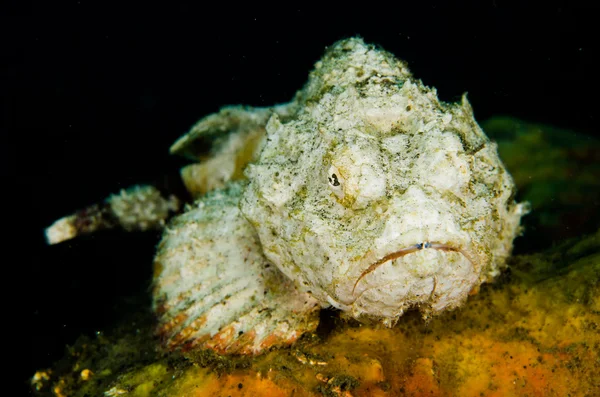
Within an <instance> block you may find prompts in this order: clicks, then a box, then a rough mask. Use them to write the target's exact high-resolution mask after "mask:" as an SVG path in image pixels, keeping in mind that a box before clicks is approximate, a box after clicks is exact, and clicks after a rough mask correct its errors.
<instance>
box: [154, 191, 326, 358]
mask: <svg viewBox="0 0 600 397" xmlns="http://www.w3.org/2000/svg"><path fill="white" fill-rule="evenodd" d="M240 194H241V185H240V184H233V185H230V187H229V188H228V189H226V190H221V191H216V192H213V193H211V194H209V195H207V196H204V197H203V198H202V199H200V200H198V201H197V202H196V203H195V204H194V207H193V209H191V210H189V211H188V212H186V213H184V214H182V215H180V216H178V217H176V218H174V219H173V221H172V222H171V224H170V225H169V226H168V227H167V229H166V231H165V233H164V235H163V240H162V242H161V243H160V245H159V250H158V253H157V255H156V259H155V280H154V309H155V311H156V313H157V315H158V318H159V331H158V332H159V334H160V335H161V337H162V338H163V341H164V344H165V346H166V347H168V348H171V349H177V348H182V349H189V348H192V347H204V348H209V349H213V350H215V351H217V352H219V353H223V354H224V353H233V354H258V353H260V352H262V351H264V350H265V349H268V348H270V347H273V346H282V345H287V344H291V343H293V342H294V341H296V340H297V339H298V338H299V337H300V336H301V335H302V334H303V333H305V332H309V331H313V330H314V329H315V328H316V326H317V324H318V311H319V305H318V302H317V301H316V300H315V299H314V298H312V297H311V296H310V295H309V294H307V293H305V292H302V291H299V290H298V289H296V287H295V286H294V283H293V282H292V281H291V280H289V279H287V278H286V277H285V276H284V275H283V274H282V273H281V272H280V271H279V269H277V268H276V267H275V266H273V265H270V264H269V262H268V261H267V260H266V259H265V257H264V256H263V254H262V250H261V247H260V243H259V241H258V237H257V236H256V234H255V232H254V229H253V228H252V226H251V225H250V224H249V223H248V221H247V220H246V219H245V218H244V217H243V215H242V214H241V213H240V211H239V209H238V202H239V197H240Z"/></svg>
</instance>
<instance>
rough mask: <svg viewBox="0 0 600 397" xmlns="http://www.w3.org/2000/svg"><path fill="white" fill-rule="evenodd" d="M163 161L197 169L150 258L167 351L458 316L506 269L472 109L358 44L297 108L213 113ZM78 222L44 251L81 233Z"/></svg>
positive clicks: (231, 349) (504, 209)
mask: <svg viewBox="0 0 600 397" xmlns="http://www.w3.org/2000/svg"><path fill="white" fill-rule="evenodd" d="M207 143H209V144H210V148H209V151H208V152H207V151H206V144H207ZM171 152H172V153H175V154H181V155H185V156H187V157H188V158H191V159H193V160H195V163H194V164H191V165H189V166H187V167H185V168H184V169H183V170H182V179H183V181H184V183H185V185H186V187H187V188H188V190H189V191H190V193H191V194H192V196H194V197H195V198H196V199H197V200H196V202H195V203H194V204H193V205H192V206H190V207H188V208H187V210H186V212H185V213H184V214H182V215H180V216H178V217H176V218H174V219H173V220H172V222H171V223H170V224H169V225H168V226H167V228H166V230H165V232H164V235H163V239H162V241H161V243H160V245H159V247H158V252H157V254H156V259H155V279H154V288H153V297H154V310H155V311H156V313H157V316H158V320H159V333H160V334H161V335H162V337H163V339H164V342H165V345H166V346H168V347H170V348H179V347H182V348H192V347H195V346H201V347H206V348H211V349H214V350H216V351H218V352H220V353H260V352H261V351H264V349H266V348H269V347H271V346H276V345H285V344H290V343H292V342H294V341H295V340H297V339H298V337H299V336H300V335H302V333H305V332H310V331H312V330H314V329H315V328H316V326H317V324H318V316H317V313H318V309H319V307H328V306H333V307H335V308H338V309H341V310H343V311H344V312H345V313H346V314H347V315H349V316H352V317H355V318H357V319H365V318H372V319H375V320H378V321H381V322H383V323H384V324H386V325H388V326H391V325H393V324H394V323H395V322H396V321H397V320H398V318H399V317H400V316H401V315H402V314H403V313H404V312H405V311H406V309H408V308H410V307H416V308H418V309H419V310H420V311H421V312H422V313H423V315H424V316H425V317H426V316H429V315H431V314H436V313H438V312H440V311H443V310H447V309H452V308H455V307H457V306H459V305H461V304H462V303H463V302H464V301H465V300H466V298H467V296H468V295H469V294H470V293H471V292H473V291H477V289H478V287H479V286H480V284H481V283H483V282H486V281H489V280H491V279H492V278H493V277H494V276H496V275H497V274H498V273H499V272H500V270H501V269H502V268H503V267H504V266H505V261H506V258H507V257H508V256H509V255H510V252H511V249H512V242H513V239H514V238H515V236H516V235H517V234H518V233H519V229H520V228H519V222H520V218H521V216H522V215H523V214H524V213H525V212H526V209H525V206H524V205H523V204H517V203H515V201H514V199H513V197H514V193H515V186H514V183H513V180H512V178H511V176H510V175H509V174H508V172H507V171H506V169H505V167H504V165H503V164H502V162H501V161H500V159H499V157H498V153H497V149H496V145H495V143H493V142H490V141H489V139H488V138H487V137H486V135H485V134H484V132H483V131H482V130H481V128H480V127H479V126H478V124H477V123H476V122H475V120H474V118H473V113H472V110H471V107H470V105H469V103H468V101H467V99H466V97H463V98H462V101H461V103H458V104H450V103H444V102H441V101H439V100H438V98H437V95H436V92H435V90H434V89H430V88H428V87H426V86H424V85H423V84H422V83H421V81H419V80H416V79H414V78H413V77H412V75H411V74H410V72H409V71H408V68H407V67H406V64H405V63H403V62H402V61H399V60H398V59H396V58H395V57H394V56H393V55H392V54H390V53H388V52H385V51H383V50H381V49H378V48H376V47H374V46H371V45H366V44H365V43H364V42H363V41H362V40H361V39H356V38H352V39H348V40H343V41H340V42H338V43H336V44H334V45H333V46H332V47H330V48H329V49H328V50H327V52H326V53H325V55H324V57H323V58H322V59H321V60H320V61H319V62H317V64H316V65H315V69H314V70H313V71H312V72H311V74H310V77H309V80H308V82H307V84H306V85H305V87H304V88H303V89H302V90H300V91H299V92H298V93H297V94H296V96H295V97H294V99H293V100H292V101H291V102H289V103H287V104H283V105H278V106H274V107H271V108H250V107H241V106H239V107H226V108H223V109H222V110H221V111H220V112H218V113H216V114H213V115H209V116H207V117H205V118H203V119H202V120H200V121H199V122H198V123H197V124H196V125H195V126H194V127H193V128H192V129H191V130H190V132H189V133H187V134H186V135H184V136H183V137H181V138H180V139H179V140H178V141H177V142H176V143H175V144H174V145H173V147H172V148H171ZM131 192H132V194H133V195H132V196H131V197H130V198H128V200H129V201H131V202H134V203H137V202H146V201H147V200H146V201H144V200H140V199H138V197H137V193H135V192H137V190H132V191H131ZM127 197H129V196H127ZM152 197H154V196H152ZM160 200H162V199H161V198H160V196H159V198H157V199H156V200H155V201H157V204H156V205H154V207H153V208H162V207H164V205H163V204H161V203H163V201H164V200H163V201H160ZM129 201H128V203H129ZM159 204H160V205H159ZM119 208H121V207H119ZM123 208H138V206H135V205H127V206H124V207H123ZM110 215H111V216H110V217H109V218H110V219H109V220H111V222H112V223H111V224H120V223H123V222H121V218H123V219H126V220H127V221H128V223H127V224H128V225H129V224H130V223H131V219H134V220H135V219H137V218H139V219H140V222H141V221H142V220H144V219H146V218H147V216H145V217H142V216H140V214H139V211H138V212H135V213H133V214H128V213H125V214H121V213H117V212H115V211H113V212H111V214H110ZM128 215H131V216H128ZM113 218H114V219H113ZM73 219H79V218H78V217H77V216H74V217H67V218H63V220H61V221H59V222H57V223H56V224H55V225H54V226H52V227H51V228H49V230H48V231H47V234H48V236H50V237H52V238H51V239H50V238H49V241H51V242H58V241H62V240H64V239H66V238H71V237H73V236H74V235H76V234H77V232H79V230H75V229H77V228H76V227H75V228H74V227H72V226H73V225H74V223H73ZM115 219H116V220H117V221H118V222H117V221H115ZM160 219H163V218H160ZM65 225H67V226H69V228H65V227H64V226H65ZM65 230H69V231H70V232H69V233H65V232H64V231H65ZM73 230H75V232H72V231H73Z"/></svg>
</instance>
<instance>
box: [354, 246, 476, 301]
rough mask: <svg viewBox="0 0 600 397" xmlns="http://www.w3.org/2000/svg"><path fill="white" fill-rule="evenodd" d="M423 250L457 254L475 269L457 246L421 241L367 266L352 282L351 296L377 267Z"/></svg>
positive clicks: (467, 254)
mask: <svg viewBox="0 0 600 397" xmlns="http://www.w3.org/2000/svg"><path fill="white" fill-rule="evenodd" d="M423 249H437V250H441V251H446V252H457V253H459V254H462V255H463V256H464V257H465V258H467V260H468V261H469V262H470V263H471V264H472V265H473V267H474V268H477V262H475V260H474V259H473V257H472V255H471V254H470V253H469V250H466V249H464V248H460V247H459V246H457V245H454V244H447V243H441V242H437V241H423V242H420V243H416V244H413V245H410V246H408V247H404V248H401V249H399V250H397V251H394V252H391V253H389V254H386V255H384V256H383V257H381V258H380V259H378V260H376V261H375V262H373V263H372V264H371V265H369V267H367V268H366V269H365V270H364V271H363V272H362V273H361V274H360V276H358V278H357V279H356V281H355V282H354V286H353V287H352V296H355V295H356V294H355V292H356V287H357V286H358V283H359V282H360V281H361V280H362V279H363V278H364V277H365V276H366V275H367V274H369V273H371V272H373V271H375V270H376V269H377V268H378V267H379V266H381V265H383V264H384V263H386V262H389V261H393V260H395V259H398V258H401V257H403V256H405V255H408V254H412V253H414V252H417V251H421V250H423ZM367 289H368V288H367ZM365 291H366V290H365ZM363 293H364V291H363ZM361 295H362V293H361ZM358 298H360V296H359V297H356V298H355V300H356V299H358Z"/></svg>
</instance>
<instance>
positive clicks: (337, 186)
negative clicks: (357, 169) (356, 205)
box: [327, 165, 344, 199]
mask: <svg viewBox="0 0 600 397" xmlns="http://www.w3.org/2000/svg"><path fill="white" fill-rule="evenodd" d="M327 181H328V182H329V188H330V189H331V190H332V191H333V193H334V194H335V195H336V196H337V197H338V198H340V199H343V198H344V178H343V177H342V175H341V174H340V171H339V170H338V169H337V168H336V167H335V166H334V165H332V166H331V167H329V170H328V171H327Z"/></svg>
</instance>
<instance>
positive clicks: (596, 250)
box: [36, 231, 600, 397]
mask: <svg viewBox="0 0 600 397" xmlns="http://www.w3.org/2000/svg"><path fill="white" fill-rule="evenodd" d="M599 296H600V231H599V232H597V233H596V234H595V235H592V236H589V237H588V238H586V239H581V240H574V241H570V242H567V243H565V244H563V245H561V246H557V247H556V248H555V249H553V250H550V251H549V252H547V253H545V254H543V255H541V254H538V255H525V256H517V257H515V258H513V261H512V263H511V267H510V271H509V272H508V274H507V275H505V276H504V277H502V278H501V279H500V280H499V281H498V282H497V283H496V284H487V285H483V286H482V288H481V291H480V292H479V293H478V294H477V295H474V296H472V297H470V298H469V300H468V302H467V303H466V304H465V305H464V306H463V307H462V308H460V309H457V310H455V311H452V312H447V313H444V314H443V315H440V316H438V317H434V318H431V319H429V320H427V321H424V320H423V319H422V318H420V317H419V314H418V313H417V312H416V311H415V312H410V313H407V314H406V315H405V316H404V317H402V318H401V319H400V321H399V323H398V324H397V325H396V327H394V328H392V329H389V328H384V327H381V326H376V325H375V326H372V325H361V324H358V323H357V322H354V321H343V320H342V319H340V318H338V317H337V315H336V313H335V312H332V311H327V312H326V313H328V315H326V316H325V317H324V319H323V323H324V324H327V323H328V322H329V323H332V322H333V324H330V325H329V326H323V327H322V328H321V329H320V330H319V331H318V333H317V334H316V335H308V336H305V337H304V338H302V339H300V340H299V341H298V342H297V343H296V344H295V345H294V346H293V347H292V348H291V349H279V350H273V351H271V352H268V353H266V354H264V355H262V356H258V357H250V358H248V357H246V358H239V357H229V356H219V355H217V354H215V353H212V352H207V351H194V350H192V351H190V352H188V353H184V355H181V354H177V353H175V354H174V353H160V352H157V351H156V350H155V349H154V348H148V346H154V345H153V344H156V342H157V341H156V340H153V339H152V338H153V337H152V333H151V332H150V328H149V327H148V331H147V332H146V333H145V334H144V333H142V334H140V335H133V334H131V333H129V334H126V335H125V336H124V337H121V338H120V339H114V340H111V339H110V337H108V336H107V337H104V336H103V337H101V338H99V339H98V340H96V341H86V343H81V344H79V345H76V346H75V347H73V348H71V350H70V352H71V355H70V356H68V357H66V358H65V362H64V363H63V364H57V366H56V367H55V368H53V369H52V370H51V371H46V373H48V374H50V375H49V377H50V379H45V378H44V379H37V378H36V382H37V383H36V388H38V389H39V391H38V393H39V394H40V395H43V394H44V393H46V395H57V391H59V392H60V393H61V394H63V395H70V396H83V395H85V393H88V394H89V395H101V394H103V393H104V392H108V393H109V394H107V395H111V394H110V392H111V391H112V392H113V393H114V395H118V393H120V392H124V391H126V392H127V393H128V394H127V395H132V396H149V395H152V396H155V395H156V396H171V395H178V396H228V395H232V396H244V395H249V396H278V395H281V396H288V395H291V394H292V393H294V394H293V395H294V396H319V395H326V396H350V395H351V396H399V395H402V396H454V395H460V396H467V397H468V396H482V395H483V396H564V395H571V396H586V395H598V394H599V393H600V379H598V377H597V374H598V373H600V332H599V330H600V299H599ZM138 352H139V355H137V354H138ZM142 352H143V353H144V355H143V357H144V358H143V359H141V357H140V356H141V354H142ZM152 354H154V356H152ZM144 360H145V362H146V363H145V364H143V365H140V362H141V361H144ZM83 368H85V369H89V370H90V371H92V372H93V373H94V381H95V382H89V381H83V380H82V379H81V376H80V373H81V370H82V369H83ZM123 368H125V370H123ZM38 378H39V377H38ZM38 386H39V387H38ZM94 388H96V389H94Z"/></svg>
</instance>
